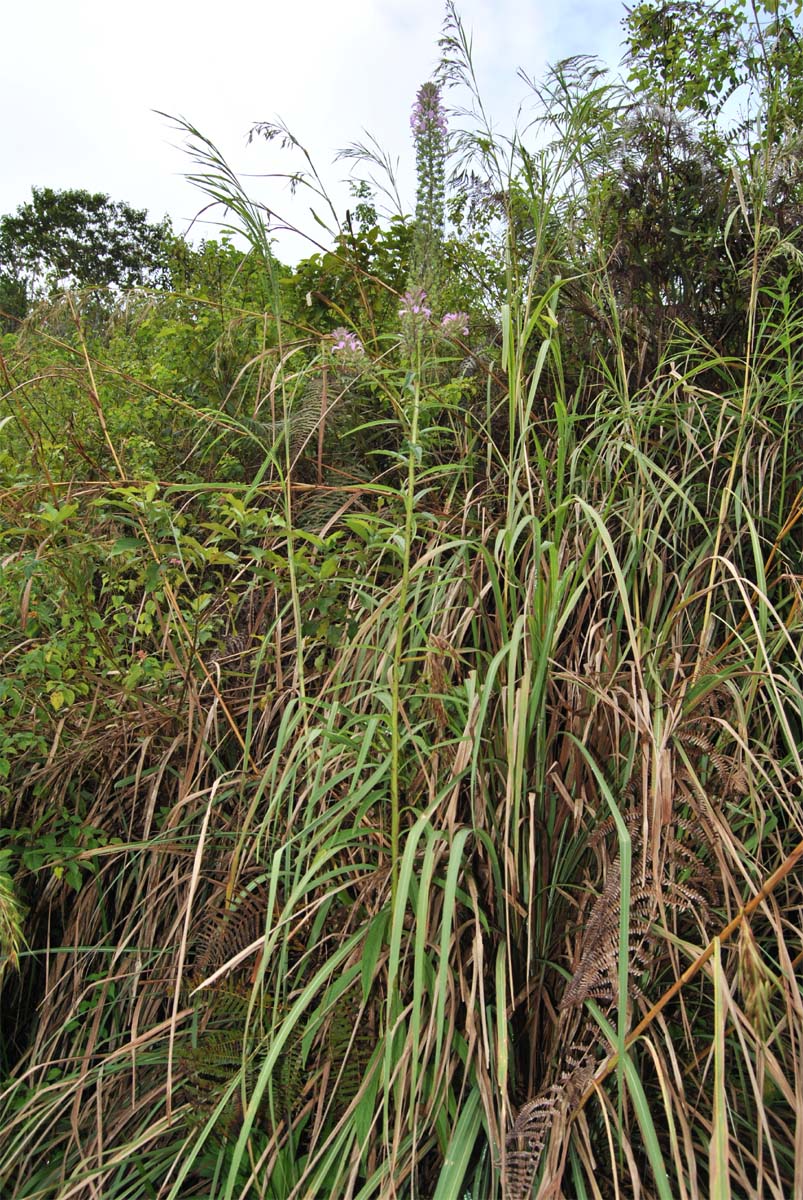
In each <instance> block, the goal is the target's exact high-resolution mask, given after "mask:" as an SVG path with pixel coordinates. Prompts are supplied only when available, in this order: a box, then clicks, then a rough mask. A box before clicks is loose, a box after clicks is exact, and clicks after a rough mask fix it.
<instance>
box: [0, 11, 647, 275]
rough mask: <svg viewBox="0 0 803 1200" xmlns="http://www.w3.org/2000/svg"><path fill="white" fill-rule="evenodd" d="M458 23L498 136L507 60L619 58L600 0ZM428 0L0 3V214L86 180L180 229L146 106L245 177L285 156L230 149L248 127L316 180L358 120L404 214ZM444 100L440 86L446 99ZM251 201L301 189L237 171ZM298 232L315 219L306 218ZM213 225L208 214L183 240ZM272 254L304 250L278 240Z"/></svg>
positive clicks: (506, 113) (360, 134) (431, 42)
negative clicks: (296, 148) (303, 154)
mask: <svg viewBox="0 0 803 1200" xmlns="http://www.w3.org/2000/svg"><path fill="white" fill-rule="evenodd" d="M457 8H458V12H459V13H460V16H461V17H462V19H463V24H464V25H465V27H466V29H467V30H468V31H469V32H470V33H471V34H472V35H473V44H474V64H475V70H476V73H477V76H478V79H479V84H480V88H481V91H482V94H483V99H484V101H485V104H486V108H487V109H488V111H489V112H490V113H491V115H492V117H493V118H494V122H495V124H496V126H497V127H498V129H499V130H500V131H501V132H505V131H509V130H510V129H511V128H512V125H513V121H514V118H515V114H516V110H517V107H518V105H519V103H520V101H521V100H522V99H524V98H525V96H526V88H525V86H524V84H523V83H522V82H521V80H519V79H518V78H517V75H516V72H517V68H519V67H521V68H523V70H524V71H525V72H526V73H527V74H528V75H530V76H535V77H536V78H539V77H540V76H541V75H542V73H543V69H544V66H545V64H546V63H547V62H554V61H556V60H557V59H559V58H563V57H565V56H567V55H570V54H581V53H582V54H598V55H600V56H601V57H602V58H604V59H605V60H606V61H607V62H608V63H610V64H611V65H616V64H617V63H618V60H619V57H620V43H621V36H622V35H621V29H620V24H619V22H620V20H621V17H622V15H623V13H624V8H623V6H622V5H621V4H620V3H617V2H615V0H563V2H562V3H560V4H558V3H555V0H458V4H457ZM444 11H445V5H444V4H443V3H442V0H217V2H216V3H212V2H211V0H194V2H193V3H192V4H190V3H183V2H179V0H138V3H136V4H130V3H121V2H120V0H27V3H26V2H25V0H22V2H19V3H13V4H12V3H11V0H6V3H5V4H4V5H3V16H2V35H3V47H4V52H3V66H2V70H1V71H0V112H2V114H3V117H2V123H1V124H0V150H1V151H2V157H1V158H0V162H2V167H1V168H0V214H3V213H10V212H13V211H14V210H15V209H16V208H17V206H18V205H19V204H22V203H24V202H25V201H27V200H28V199H29V198H30V191H31V187H32V186H33V185H35V186H39V187H54V188H86V189H87V190H89V191H98V192H105V193H108V194H109V195H110V196H111V197H112V199H114V200H125V201H127V202H128V203H129V204H133V205H135V206H136V207H139V208H147V209H148V211H149V215H150V217H151V219H152V220H158V219H160V218H161V217H162V216H163V215H164V214H165V213H167V214H169V215H170V217H171V218H172V220H173V225H174V229H175V230H176V232H177V233H184V232H186V230H187V228H188V226H189V224H190V222H191V220H192V218H193V217H194V216H195V215H196V214H197V213H198V211H199V209H200V208H201V207H202V206H203V203H204V200H203V198H202V196H201V194H200V193H199V192H198V191H197V190H196V189H195V188H194V187H193V186H192V185H190V184H189V183H187V181H186V180H185V179H184V178H183V173H184V172H185V171H188V170H190V169H191V166H190V162H189V159H188V158H187V157H186V156H185V155H184V154H183V153H182V151H181V150H180V149H179V148H178V146H179V143H180V141H181V137H180V135H179V134H177V133H176V132H175V131H174V130H173V129H171V127H170V126H169V124H168V123H167V122H166V121H165V120H164V119H163V118H161V117H159V116H157V115H155V113H154V111H153V110H154V109H159V110H162V111H164V112H168V113H171V114H174V115H176V116H182V117H184V118H186V119H187V120H188V121H190V122H191V124H193V125H194V126H195V127H196V128H198V129H199V130H200V131H201V132H202V133H204V134H205V135H206V136H207V137H208V138H209V139H210V140H211V141H213V142H215V143H216V144H217V146H218V147H219V148H220V149H221V150H222V151H223V153H224V155H225V156H226V158H227V159H228V161H229V163H230V165H231V166H232V167H234V168H235V169H236V170H237V171H238V172H240V173H242V174H243V175H244V176H245V175H246V174H248V175H260V174H265V173H267V172H271V171H281V170H292V169H294V168H296V167H298V166H301V165H302V164H301V163H300V161H299V160H298V158H297V157H296V156H290V155H288V154H282V153H280V151H279V150H278V147H276V146H275V145H273V146H268V145H266V144H265V143H264V142H255V143H253V144H252V145H251V146H249V147H246V136H247V133H248V131H249V129H250V128H251V126H252V124H253V123H254V122H256V121H261V120H274V119H275V118H276V117H277V116H278V117H281V118H282V119H283V120H284V121H285V122H286V124H287V125H288V126H289V127H290V128H291V129H292V130H293V132H294V134H295V135H296V137H297V138H298V139H299V141H301V142H302V144H304V145H305V146H306V147H307V149H308V150H309V151H310V152H311V154H312V156H313V159H314V160H315V163H316V166H317V168H318V171H319V173H320V174H321V176H322V177H323V179H324V181H325V182H326V184H327V187H328V188H330V189H331V190H332V192H333V193H334V194H335V195H336V196H337V197H338V198H339V205H338V207H341V206H342V207H343V208H345V206H346V204H347V203H348V201H347V199H346V197H347V193H346V192H345V190H344V189H341V190H340V191H339V192H338V188H337V185H338V181H339V180H342V179H343V178H344V177H345V176H346V174H347V164H345V163H334V162H333V160H334V157H335V153H336V151H337V150H338V149H340V148H341V147H343V146H345V145H347V144H348V143H349V142H352V141H357V140H363V139H364V131H368V132H369V133H372V134H373V135H374V136H375V137H376V138H377V139H378V140H379V142H380V143H381V144H382V145H383V146H385V147H386V148H387V149H388V150H390V152H391V154H392V156H393V158H394V159H395V158H396V157H399V158H400V159H401V164H402V169H401V179H402V183H403V185H405V186H404V192H405V195H404V199H405V200H406V201H407V207H408V208H409V209H412V207H413V202H414V197H413V189H414V170H413V151H412V143H411V136H410V128H409V113H410V108H411V106H412V103H413V101H414V99H415V93H416V91H417V89H418V87H419V86H420V85H421V84H422V83H423V82H425V81H426V80H427V79H429V78H430V77H431V75H432V73H433V70H434V67H435V65H436V63H437V58H438V47H437V41H438V37H439V34H440V31H441V26H442V23H443V17H444ZM446 99H447V103H449V102H450V100H453V101H454V102H457V97H456V95H454V94H453V93H450V94H449V95H448V96H447V98H446ZM247 186H248V188H249V190H250V191H251V193H252V194H253V196H254V197H255V198H256V199H259V200H261V201H262V202H264V203H265V204H267V205H268V206H269V207H273V208H274V209H275V210H276V211H277V212H279V213H281V214H284V215H288V216H289V217H290V218H291V219H292V220H294V221H295V222H296V223H299V224H306V225H307V226H309V225H310V222H309V221H307V219H306V213H307V209H308V205H309V200H308V199H307V200H304V199H303V198H296V199H292V198H291V197H290V195H289V192H288V191H287V189H286V185H285V184H284V183H283V182H281V181H277V180H270V179H266V180H260V179H251V180H248V181H247ZM312 228H314V226H312ZM202 233H205V234H206V235H207V236H214V230H213V229H212V228H210V227H209V226H207V225H204V226H196V227H195V229H194V231H193V236H196V235H197V234H202ZM279 252H280V256H281V257H282V258H285V259H286V260H287V261H294V260H295V259H297V258H298V257H300V256H302V255H303V254H304V253H306V252H308V251H307V250H305V248H304V247H303V245H299V244H298V242H297V240H296V241H295V242H292V243H288V242H287V240H286V239H283V240H282V242H281V243H280V248H279Z"/></svg>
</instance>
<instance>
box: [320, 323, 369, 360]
mask: <svg viewBox="0 0 803 1200" xmlns="http://www.w3.org/2000/svg"><path fill="white" fill-rule="evenodd" d="M329 337H330V338H331V339H332V350H333V351H334V352H335V354H338V355H340V356H342V357H348V356H350V355H354V354H364V353H365V347H364V346H363V344H362V342H361V341H360V339H359V338H358V337H357V335H356V333H352V331H351V330H350V329H345V328H343V327H342V326H339V327H338V328H337V329H333V330H332V332H331V333H330V334H329Z"/></svg>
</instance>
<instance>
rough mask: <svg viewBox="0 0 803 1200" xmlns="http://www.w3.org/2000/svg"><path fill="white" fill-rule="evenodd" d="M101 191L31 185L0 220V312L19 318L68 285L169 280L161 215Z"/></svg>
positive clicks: (167, 232) (168, 237)
mask: <svg viewBox="0 0 803 1200" xmlns="http://www.w3.org/2000/svg"><path fill="white" fill-rule="evenodd" d="M147 215H148V214H147V212H146V211H145V209H136V208H132V207H131V206H130V205H128V204H125V203H122V202H119V201H117V202H115V201H113V200H111V199H110V198H109V197H108V196H106V195H103V194H102V193H100V192H95V193H93V192H87V191H81V190H77V189H71V190H67V191H55V190H54V189H53V188H33V199H32V200H31V201H30V202H29V203H27V204H21V205H20V206H19V208H18V209H17V211H16V214H15V215H13V216H5V217H3V218H0V310H3V311H4V312H5V313H6V315H7V317H12V318H18V319H19V318H22V317H24V316H25V314H26V313H27V311H28V308H29V307H30V305H31V303H32V302H33V301H35V300H37V299H40V298H42V297H44V296H47V295H52V294H53V293H55V292H58V291H61V290H63V289H65V288H72V287H106V288H129V287H136V286H143V285H151V286H160V285H162V284H164V283H166V282H167V279H168V268H167V250H168V247H169V245H170V243H171V241H172V233H171V229H170V222H169V220H168V219H167V218H165V219H164V220H163V221H161V222H160V223H159V224H157V225H153V224H151V223H150V222H149V221H148V220H147Z"/></svg>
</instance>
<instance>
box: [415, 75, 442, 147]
mask: <svg viewBox="0 0 803 1200" xmlns="http://www.w3.org/2000/svg"><path fill="white" fill-rule="evenodd" d="M410 128H411V129H412V131H413V133H414V134H415V136H416V137H422V136H424V135H425V134H427V133H434V132H435V131H437V132H438V133H439V134H442V135H445V134H446V132H447V125H446V113H445V112H444V111H443V108H442V106H441V93H440V88H439V87H438V85H437V84H436V83H425V84H422V86H421V87H420V88H419V89H418V94H417V95H416V100H415V104H414V105H413V111H412V113H411V114H410Z"/></svg>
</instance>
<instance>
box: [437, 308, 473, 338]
mask: <svg viewBox="0 0 803 1200" xmlns="http://www.w3.org/2000/svg"><path fill="white" fill-rule="evenodd" d="M441 329H442V330H443V332H444V333H445V334H446V335H447V337H457V335H458V334H462V335H463V337H468V313H464V312H448V313H444V314H443V316H442V317H441Z"/></svg>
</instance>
